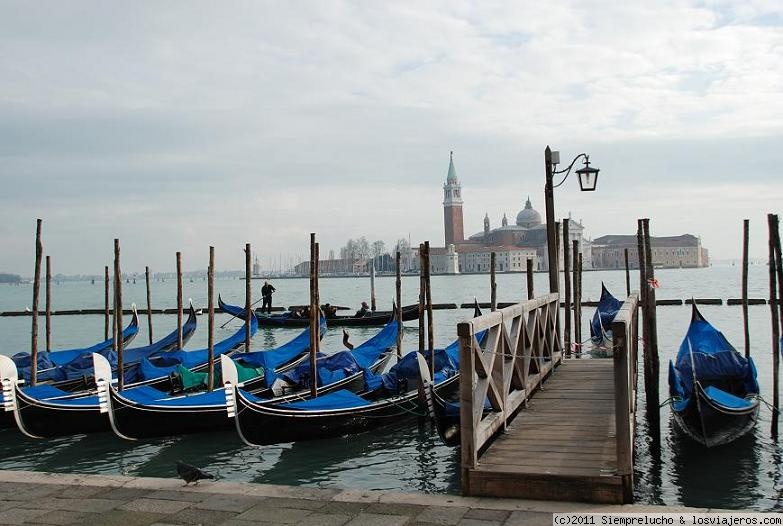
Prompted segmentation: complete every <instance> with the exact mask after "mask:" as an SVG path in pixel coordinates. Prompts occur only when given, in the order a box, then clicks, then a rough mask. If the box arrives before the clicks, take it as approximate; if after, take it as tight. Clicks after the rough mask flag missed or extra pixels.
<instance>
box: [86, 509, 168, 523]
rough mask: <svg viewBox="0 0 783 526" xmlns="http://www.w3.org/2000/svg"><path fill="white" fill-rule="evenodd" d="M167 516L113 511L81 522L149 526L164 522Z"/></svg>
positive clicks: (94, 515) (95, 515)
mask: <svg viewBox="0 0 783 526" xmlns="http://www.w3.org/2000/svg"><path fill="white" fill-rule="evenodd" d="M165 518H166V515H164V514H162V513H146V512H143V511H127V510H111V511H108V512H106V513H90V514H89V515H85V516H84V517H82V519H81V520H80V522H79V524H82V525H90V526H91V525H93V524H95V525H100V526H149V525H150V524H154V523H157V522H163V521H164V520H165Z"/></svg>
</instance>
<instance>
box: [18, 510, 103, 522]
mask: <svg viewBox="0 0 783 526" xmlns="http://www.w3.org/2000/svg"><path fill="white" fill-rule="evenodd" d="M86 515H89V514H88V513H84V512H78V511H63V510H54V511H47V512H46V513H44V514H43V515H39V516H38V517H35V518H34V519H32V520H28V521H27V522H30V523H32V524H75V523H77V522H82V519H83V518H84V517H85V516H86Z"/></svg>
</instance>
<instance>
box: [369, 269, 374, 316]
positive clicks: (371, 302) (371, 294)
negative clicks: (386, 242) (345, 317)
mask: <svg viewBox="0 0 783 526" xmlns="http://www.w3.org/2000/svg"><path fill="white" fill-rule="evenodd" d="M370 310H371V311H372V312H375V258H372V259H371V260H370Z"/></svg>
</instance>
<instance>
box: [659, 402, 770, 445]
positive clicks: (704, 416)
mask: <svg viewBox="0 0 783 526" xmlns="http://www.w3.org/2000/svg"><path fill="white" fill-rule="evenodd" d="M697 396H698V397H699V399H698V401H697V398H696V397H697ZM758 412H759V403H758V400H756V401H755V403H754V404H753V406H752V407H750V408H748V409H745V410H727V409H726V408H723V407H721V406H718V405H716V404H714V403H713V402H711V401H710V399H709V398H708V397H706V396H705V395H704V394H703V393H702V392H701V389H697V390H696V392H695V393H694V395H693V396H692V397H691V399H690V401H689V403H688V404H687V405H686V406H685V408H684V409H682V410H681V411H676V410H673V411H672V414H673V415H674V421H675V422H676V423H677V425H679V426H680V428H681V429H682V430H683V432H684V433H685V434H686V435H688V436H689V437H691V438H692V439H693V440H695V441H697V442H699V443H700V444H703V445H705V446H707V447H714V446H720V445H723V444H728V443H729V442H732V441H734V440H736V439H738V438H740V437H741V436H743V435H745V434H747V433H748V432H749V431H750V430H751V429H753V426H754V425H755V424H756V419H757V418H758Z"/></svg>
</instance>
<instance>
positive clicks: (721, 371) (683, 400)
mask: <svg viewBox="0 0 783 526" xmlns="http://www.w3.org/2000/svg"><path fill="white" fill-rule="evenodd" d="M669 395H670V396H671V402H670V404H671V408H672V414H673V415H674V421H675V422H676V423H677V425H678V426H679V427H680V428H681V429H682V430H683V431H684V432H685V434H686V435H688V436H689V437H690V438H692V439H693V440H695V441H697V442H699V443H700V444H703V445H705V446H707V447H713V446H719V445H722V444H728V443H729V442H732V441H733V440H736V439H737V438H739V437H741V436H743V435H745V434H746V433H748V431H750V430H751V429H752V428H753V426H754V425H755V423H756V418H757V417H758V411H759V398H758V395H759V384H758V380H757V379H756V366H755V364H754V363H753V359H752V358H745V357H744V356H743V355H741V354H740V353H739V352H737V350H736V349H735V348H734V347H732V345H731V344H730V343H729V342H728V340H726V338H725V336H723V334H722V333H721V332H720V331H719V330H718V329H716V328H715V327H713V326H712V325H711V324H710V323H709V322H708V321H707V320H705V319H704V316H702V314H701V313H700V312H699V310H698V309H697V308H696V305H695V304H694V305H693V306H692V315H691V323H690V326H689V327H688V332H687V333H686V334H685V338H684V339H683V341H682V343H681V344H680V349H679V352H678V353H677V357H676V359H675V361H674V362H671V361H669Z"/></svg>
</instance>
